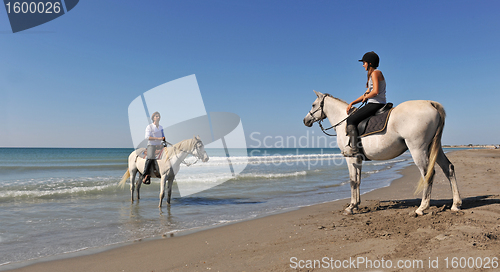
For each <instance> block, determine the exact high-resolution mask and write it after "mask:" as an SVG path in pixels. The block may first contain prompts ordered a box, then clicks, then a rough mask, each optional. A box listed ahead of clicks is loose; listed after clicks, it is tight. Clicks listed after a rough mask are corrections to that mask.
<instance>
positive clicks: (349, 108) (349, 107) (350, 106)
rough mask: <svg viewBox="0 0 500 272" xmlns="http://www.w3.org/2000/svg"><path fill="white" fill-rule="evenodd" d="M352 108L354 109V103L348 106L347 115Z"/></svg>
mask: <svg viewBox="0 0 500 272" xmlns="http://www.w3.org/2000/svg"><path fill="white" fill-rule="evenodd" d="M351 108H352V103H351V104H349V105H348V106H347V110H346V112H347V114H349V111H350V110H351Z"/></svg>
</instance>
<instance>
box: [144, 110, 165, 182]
mask: <svg viewBox="0 0 500 272" xmlns="http://www.w3.org/2000/svg"><path fill="white" fill-rule="evenodd" d="M160 118H161V116H160V113H159V112H155V113H153V115H151V120H153V123H152V124H149V125H148V126H147V127H146V139H148V149H147V150H148V157H147V159H146V165H145V167H144V172H143V175H144V178H143V179H142V183H144V184H150V183H151V180H150V179H151V177H150V176H149V174H148V173H149V171H150V167H151V164H152V163H153V161H154V160H155V158H156V150H159V149H160V148H161V147H162V145H161V142H162V141H165V136H164V135H163V127H162V126H161V125H160Z"/></svg>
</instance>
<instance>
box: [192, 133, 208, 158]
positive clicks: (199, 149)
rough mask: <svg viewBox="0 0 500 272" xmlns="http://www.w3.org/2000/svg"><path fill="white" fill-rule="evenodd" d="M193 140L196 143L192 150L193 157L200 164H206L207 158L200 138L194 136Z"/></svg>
mask: <svg viewBox="0 0 500 272" xmlns="http://www.w3.org/2000/svg"><path fill="white" fill-rule="evenodd" d="M194 140H195V141H196V143H195V144H194V149H193V152H192V154H193V156H196V157H197V158H198V159H200V160H201V161H202V162H207V161H208V159H209V158H208V155H207V152H206V151H205V146H204V145H203V142H202V141H201V138H200V136H195V137H194Z"/></svg>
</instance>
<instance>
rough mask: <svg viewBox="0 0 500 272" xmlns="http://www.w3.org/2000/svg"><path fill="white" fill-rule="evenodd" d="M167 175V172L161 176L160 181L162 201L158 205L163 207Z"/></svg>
mask: <svg viewBox="0 0 500 272" xmlns="http://www.w3.org/2000/svg"><path fill="white" fill-rule="evenodd" d="M167 176H168V175H166V174H164V175H162V176H161V181H160V203H159V204H158V207H160V208H161V206H162V202H163V198H164V197H165V182H166V181H167Z"/></svg>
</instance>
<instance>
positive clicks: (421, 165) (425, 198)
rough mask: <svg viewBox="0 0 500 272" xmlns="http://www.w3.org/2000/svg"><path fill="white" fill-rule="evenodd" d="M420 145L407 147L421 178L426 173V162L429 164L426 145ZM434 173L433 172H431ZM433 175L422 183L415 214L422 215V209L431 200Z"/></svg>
mask: <svg viewBox="0 0 500 272" xmlns="http://www.w3.org/2000/svg"><path fill="white" fill-rule="evenodd" d="M407 145H408V143H407ZM424 146H425V145H422V146H421V147H419V148H412V147H411V146H410V145H408V149H409V150H410V153H411V156H412V158H413V161H414V162H415V165H416V166H417V167H418V169H419V170H420V175H421V176H422V178H424V177H425V175H426V174H427V164H429V156H428V152H427V147H426V146H425V147H424ZM433 175H434V173H433ZM433 178H434V176H432V177H431V178H430V179H429V182H428V183H425V184H424V188H423V190H422V202H421V203H420V207H418V209H417V210H416V211H415V213H416V214H417V215H424V211H425V210H426V209H427V208H429V205H430V202H431V191H432V182H433Z"/></svg>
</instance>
